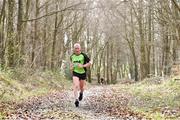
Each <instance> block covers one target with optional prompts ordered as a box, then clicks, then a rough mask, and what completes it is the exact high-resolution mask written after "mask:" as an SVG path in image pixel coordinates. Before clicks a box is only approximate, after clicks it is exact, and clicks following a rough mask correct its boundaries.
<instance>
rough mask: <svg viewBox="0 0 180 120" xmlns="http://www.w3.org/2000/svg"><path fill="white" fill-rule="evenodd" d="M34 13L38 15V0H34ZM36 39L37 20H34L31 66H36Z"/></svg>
mask: <svg viewBox="0 0 180 120" xmlns="http://www.w3.org/2000/svg"><path fill="white" fill-rule="evenodd" d="M35 4H36V8H35V9H36V13H35V17H36V18H37V17H38V15H39V0H36V3H35ZM37 41H38V20H35V21H34V38H33V39H32V59H31V62H32V64H31V67H33V68H34V67H36V65H37V64H36V54H35V53H36V52H37V50H36V43H37Z"/></svg>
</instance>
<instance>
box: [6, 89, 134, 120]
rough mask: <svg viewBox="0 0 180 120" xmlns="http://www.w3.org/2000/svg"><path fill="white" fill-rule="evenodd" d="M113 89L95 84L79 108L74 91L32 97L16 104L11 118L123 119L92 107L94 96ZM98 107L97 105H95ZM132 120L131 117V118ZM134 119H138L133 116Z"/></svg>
mask: <svg viewBox="0 0 180 120" xmlns="http://www.w3.org/2000/svg"><path fill="white" fill-rule="evenodd" d="M112 93H113V91H112V89H111V88H110V87H107V86H93V87H90V88H89V89H87V90H86V91H85V93H84V99H83V100H82V101H81V102H80V106H79V107H78V108H76V107H75V105H74V98H73V93H72V91H64V92H59V93H52V94H50V95H47V96H43V97H32V98H30V99H29V100H28V101H24V102H23V103H20V104H18V105H16V106H15V110H14V112H12V113H10V114H8V117H7V118H6V119H10V120H12V119H13V120H31V119H32V120H40V119H43V120H44V119H45V120H48V119H53V120H57V119H58V120H71V119H72V120H122V118H120V117H119V118H118V117H116V118H115V117H111V116H108V115H107V114H104V113H103V112H101V111H99V112H97V111H95V109H96V108H92V106H91V102H93V100H91V99H92V98H93V97H98V96H101V95H102V94H112ZM93 107H96V106H93ZM129 120H130V119H129ZM132 120H137V119H134V118H132Z"/></svg>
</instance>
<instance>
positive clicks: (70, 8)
mask: <svg viewBox="0 0 180 120" xmlns="http://www.w3.org/2000/svg"><path fill="white" fill-rule="evenodd" d="M82 4H86V3H77V4H75V5H71V6H69V7H66V8H64V9H62V10H58V11H53V12H50V13H47V14H46V15H42V16H40V17H37V18H33V19H29V20H22V22H31V21H34V20H39V19H42V18H44V17H47V16H51V15H54V14H56V13H59V12H63V11H66V10H73V9H72V8H73V7H77V6H79V5H82Z"/></svg>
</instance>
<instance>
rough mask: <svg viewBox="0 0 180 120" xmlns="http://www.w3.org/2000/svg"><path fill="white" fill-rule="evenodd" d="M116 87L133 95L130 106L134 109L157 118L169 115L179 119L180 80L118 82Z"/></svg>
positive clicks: (165, 117)
mask: <svg viewBox="0 0 180 120" xmlns="http://www.w3.org/2000/svg"><path fill="white" fill-rule="evenodd" d="M154 79H155V78H154ZM176 79H177V77H176ZM151 80H153V79H152V78H151ZM116 87H117V89H118V90H119V91H122V92H125V93H128V94H131V95H132V99H130V102H129V106H130V108H132V109H133V110H135V111H138V112H143V113H145V114H146V115H147V116H148V117H151V118H152V119H156V120H162V119H168V118H169V117H170V119H179V118H177V117H179V116H180V112H179V108H180V102H179V101H180V81H178V80H174V78H169V79H167V80H163V81H160V82H153V81H150V82H149V81H146V80H144V81H141V82H137V83H134V84H118V85H116ZM173 111H175V114H174V113H173Z"/></svg>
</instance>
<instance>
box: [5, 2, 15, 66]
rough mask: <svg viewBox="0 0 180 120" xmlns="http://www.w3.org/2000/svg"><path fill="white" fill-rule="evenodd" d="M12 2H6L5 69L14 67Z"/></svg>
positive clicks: (13, 3)
mask: <svg viewBox="0 0 180 120" xmlns="http://www.w3.org/2000/svg"><path fill="white" fill-rule="evenodd" d="M14 5H15V1H14V0H8V18H7V21H8V24H7V41H6V67H14V26H13V20H14Z"/></svg>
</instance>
